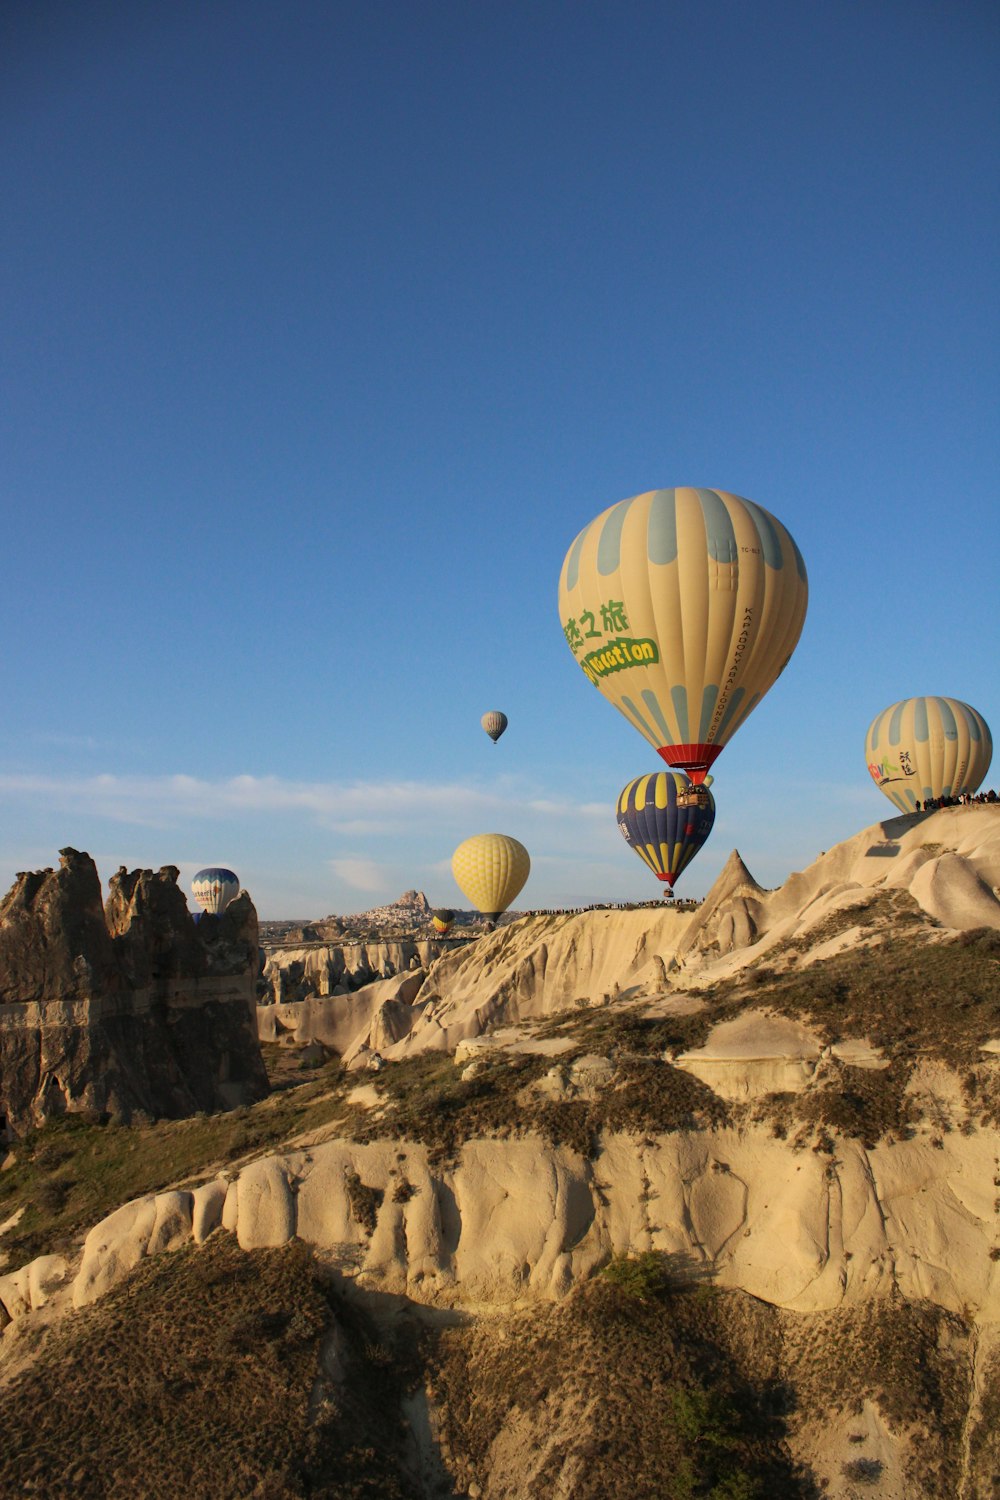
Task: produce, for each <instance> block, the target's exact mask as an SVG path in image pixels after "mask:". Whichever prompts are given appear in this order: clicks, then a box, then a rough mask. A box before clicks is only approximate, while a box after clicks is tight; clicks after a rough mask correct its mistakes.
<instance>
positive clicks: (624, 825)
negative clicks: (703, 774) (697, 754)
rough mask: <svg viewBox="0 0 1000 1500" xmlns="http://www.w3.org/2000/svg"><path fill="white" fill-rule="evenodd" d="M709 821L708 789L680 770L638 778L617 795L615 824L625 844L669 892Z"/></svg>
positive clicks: (711, 809)
mask: <svg viewBox="0 0 1000 1500" xmlns="http://www.w3.org/2000/svg"><path fill="white" fill-rule="evenodd" d="M714 822H715V800H714V798H713V797H712V793H711V792H710V791H708V789H707V788H706V787H703V786H695V784H694V783H693V782H692V781H689V780H688V778H687V777H686V776H684V775H683V774H682V773H681V772H679V771H655V772H653V773H652V774H651V775H648V776H637V777H636V778H635V780H634V781H630V782H629V784H628V786H626V787H624V788H623V789H622V792H621V795H620V796H619V798H618V827H619V828H620V829H621V831H622V836H623V837H624V839H625V841H626V843H627V844H628V846H629V848H630V849H634V850H635V852H636V854H638V856H639V858H640V859H641V860H643V861H644V863H645V864H647V865H648V866H649V868H650V869H651V870H652V872H653V874H654V875H655V876H656V877H657V879H658V880H663V881H665V882H666V884H667V885H668V886H669V887H670V888H671V890H672V889H673V884H674V881H675V880H676V879H677V877H678V875H680V874H681V872H682V871H683V870H686V869H687V867H688V865H689V864H690V863H691V861H692V860H693V859H694V857H695V855H696V854H697V853H698V850H699V849H700V848H701V846H702V844H703V843H704V842H705V840H706V839H707V838H708V835H709V834H710V833H711V832H712V824H713V823H714ZM664 894H665V895H666V894H667V893H666V892H664Z"/></svg>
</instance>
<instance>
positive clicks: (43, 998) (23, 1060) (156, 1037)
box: [0, 849, 268, 1134]
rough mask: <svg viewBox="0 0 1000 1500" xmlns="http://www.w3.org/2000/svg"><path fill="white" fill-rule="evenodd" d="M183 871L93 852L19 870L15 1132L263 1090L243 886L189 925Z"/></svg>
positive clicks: (5, 973) (8, 927)
mask: <svg viewBox="0 0 1000 1500" xmlns="http://www.w3.org/2000/svg"><path fill="white" fill-rule="evenodd" d="M177 875H178V872H177V869H176V868H175V867H174V866H172V865H168V866H165V867H164V868H163V869H161V870H159V871H158V872H156V873H154V872H153V871H152V870H133V871H131V872H129V871H126V870H125V869H124V868H122V869H121V870H119V872H118V874H117V875H115V876H113V877H112V879H111V882H110V891H109V896H108V901H107V906H106V907H105V906H103V905H102V900H101V884H100V879H99V877H98V873H97V869H96V866H95V865H94V861H93V860H92V859H91V858H90V856H89V855H88V854H81V853H78V852H77V851H76V850H75V849H64V850H63V851H62V854H61V858H60V867H59V869H58V870H40V871H34V872H32V873H29V874H22V875H19V876H18V877H17V880H16V881H15V883H14V885H13V886H12V888H11V890H10V891H9V892H8V894H7V895H6V897H5V898H4V900H3V903H2V904H0V1115H2V1116H3V1119H4V1122H5V1125H6V1128H7V1129H8V1130H9V1131H10V1132H12V1133H14V1134H18V1133H20V1132H21V1131H22V1130H24V1129H26V1128H27V1127H28V1126H30V1125H32V1124H36V1123H38V1122H40V1121H42V1120H44V1119H46V1118H48V1117H49V1116H51V1115H55V1114H61V1113H65V1112H67V1111H81V1110H91V1111H96V1112H97V1113H99V1114H101V1113H106V1112H109V1113H112V1114H115V1115H118V1116H120V1117H122V1118H123V1119H126V1120H127V1119H129V1118H131V1117H132V1116H133V1115H134V1114H135V1113H136V1111H143V1112H144V1113H145V1114H147V1115H150V1116H153V1117H159V1116H167V1117H178V1116H183V1115H186V1114H191V1113H194V1112H195V1111H196V1110H213V1109H221V1108H231V1107H233V1106H234V1105H237V1104H246V1103H250V1102H252V1101H254V1100H257V1099H260V1098H262V1097H263V1096H264V1095H265V1094H266V1093H267V1091H268V1083H267V1075H266V1073H265V1070H264V1066H263V1062H262V1060H261V1054H260V1047H259V1043H258V1042H257V1038H256V1028H255V1026H254V1021H253V1015H254V1004H255V984H256V974H257V967H258V948H257V915H256V912H255V910H254V907H253V903H252V902H251V900H250V898H249V896H247V895H246V894H245V893H243V894H241V895H240V897H239V898H238V899H237V900H236V901H235V902H233V904H232V905H231V906H230V907H229V909H228V910H227V911H226V912H225V913H224V914H223V915H222V916H221V917H213V916H203V917H202V918H201V920H200V921H199V922H197V923H196V922H195V920H194V918H193V917H192V916H191V914H190V912H189V911H188V908H187V903H186V901H185V899H184V896H183V894H182V893H181V891H180V889H179V888H178V885H177Z"/></svg>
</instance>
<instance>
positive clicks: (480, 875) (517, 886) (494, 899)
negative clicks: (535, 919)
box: [451, 833, 531, 922]
mask: <svg viewBox="0 0 1000 1500" xmlns="http://www.w3.org/2000/svg"><path fill="white" fill-rule="evenodd" d="M530 870H531V860H530V858H529V857H528V851H527V849H526V848H525V847H524V845H523V844H519V843H518V841H517V839H512V838H510V837H509V836H508V835H507V834H506V833H477V834H474V835H473V837H472V838H471V839H466V840H465V842H464V843H462V844H459V846H458V848H457V849H456V850H455V852H454V854H453V855H452V856H451V873H452V874H453V875H454V877H455V883H456V885H457V886H458V887H459V889H460V890H461V891H462V893H463V895H465V896H466V897H467V898H468V899H469V900H470V901H471V902H472V904H473V906H474V907H475V908H476V910H477V911H481V912H482V913H483V915H484V916H487V917H489V918H490V920H491V921H493V922H495V921H496V920H497V918H498V917H499V916H500V914H501V913H502V912H505V911H506V910H507V908H508V906H509V905H510V903H511V902H512V901H513V899H514V897H515V896H516V895H517V894H518V892H519V891H520V890H521V888H522V887H523V885H524V882H525V881H526V880H527V878H528V873H529V871H530Z"/></svg>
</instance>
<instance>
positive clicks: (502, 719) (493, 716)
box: [479, 708, 507, 745]
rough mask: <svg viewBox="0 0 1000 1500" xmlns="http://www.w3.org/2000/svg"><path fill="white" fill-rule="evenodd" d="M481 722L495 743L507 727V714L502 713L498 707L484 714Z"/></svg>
mask: <svg viewBox="0 0 1000 1500" xmlns="http://www.w3.org/2000/svg"><path fill="white" fill-rule="evenodd" d="M479 722H480V724H482V726H483V728H484V729H485V730H486V733H487V734H488V735H489V737H490V739H491V740H492V741H493V743H494V745H495V744H496V742H497V740H498V739H499V738H500V736H501V735H502V734H503V732H504V730H505V729H506V728H507V715H506V714H502V713H501V712H500V710H499V709H498V708H494V709H493V710H492V711H491V712H490V713H488V714H483V717H482V718H481V719H480V721H479Z"/></svg>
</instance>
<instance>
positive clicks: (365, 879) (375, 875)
mask: <svg viewBox="0 0 1000 1500" xmlns="http://www.w3.org/2000/svg"><path fill="white" fill-rule="evenodd" d="M327 863H328V864H329V866H330V869H331V870H332V871H333V873H334V874H335V875H336V876H337V879H338V880H342V881H343V882H344V884H345V885H348V886H351V887H352V889H354V890H356V891H367V892H369V893H373V894H376V895H377V894H379V893H380V892H382V891H383V890H385V888H386V877H385V873H384V871H383V870H382V867H381V866H380V865H379V864H378V863H377V862H376V861H375V860H374V859H366V858H365V857H364V856H362V855H348V856H346V857H345V858H343V859H331V860H328V861H327Z"/></svg>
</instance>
